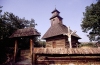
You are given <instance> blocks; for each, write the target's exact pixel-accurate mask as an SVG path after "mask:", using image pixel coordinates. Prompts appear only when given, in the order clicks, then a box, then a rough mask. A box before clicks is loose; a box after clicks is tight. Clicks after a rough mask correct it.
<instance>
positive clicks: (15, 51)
mask: <svg viewBox="0 0 100 65" xmlns="http://www.w3.org/2000/svg"><path fill="white" fill-rule="evenodd" d="M16 53H17V40H15V48H14V62H15V61H16Z"/></svg>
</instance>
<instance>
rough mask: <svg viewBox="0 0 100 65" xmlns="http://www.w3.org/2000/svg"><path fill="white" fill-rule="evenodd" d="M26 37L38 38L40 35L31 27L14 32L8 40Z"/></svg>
mask: <svg viewBox="0 0 100 65" xmlns="http://www.w3.org/2000/svg"><path fill="white" fill-rule="evenodd" d="M27 36H28V37H29V36H40V33H39V32H38V31H37V30H36V29H34V28H33V27H28V28H24V29H18V30H16V31H15V32H14V33H13V34H12V35H11V36H10V37H9V38H16V37H27Z"/></svg>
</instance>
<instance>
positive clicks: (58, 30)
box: [42, 24, 81, 39]
mask: <svg viewBox="0 0 100 65" xmlns="http://www.w3.org/2000/svg"><path fill="white" fill-rule="evenodd" d="M66 33H68V28H67V27H66V26H65V25H63V24H55V25H53V26H51V27H50V28H49V29H48V31H47V32H46V33H45V34H44V36H43V37H42V39H46V38H49V37H53V36H57V35H62V34H66ZM72 36H75V37H77V38H79V39H81V38H80V37H79V36H78V35H77V34H75V33H73V34H72Z"/></svg>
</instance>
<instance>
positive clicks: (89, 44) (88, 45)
mask: <svg viewBox="0 0 100 65" xmlns="http://www.w3.org/2000/svg"><path fill="white" fill-rule="evenodd" d="M79 46H80V47H84V46H87V47H97V46H96V45H95V44H93V43H84V44H80V45H79Z"/></svg>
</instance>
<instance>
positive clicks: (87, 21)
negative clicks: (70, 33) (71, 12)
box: [81, 0, 100, 41]
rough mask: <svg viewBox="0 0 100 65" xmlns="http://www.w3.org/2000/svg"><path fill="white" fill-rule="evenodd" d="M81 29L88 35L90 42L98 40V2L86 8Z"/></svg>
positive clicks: (99, 13)
mask: <svg viewBox="0 0 100 65" xmlns="http://www.w3.org/2000/svg"><path fill="white" fill-rule="evenodd" d="M83 16H84V18H83V21H82V23H81V27H82V30H83V32H85V33H88V35H87V36H88V37H89V39H90V41H98V40H100V32H99V31H100V0H98V2H97V3H95V4H91V5H90V6H87V7H86V9H85V12H84V13H83Z"/></svg>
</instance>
